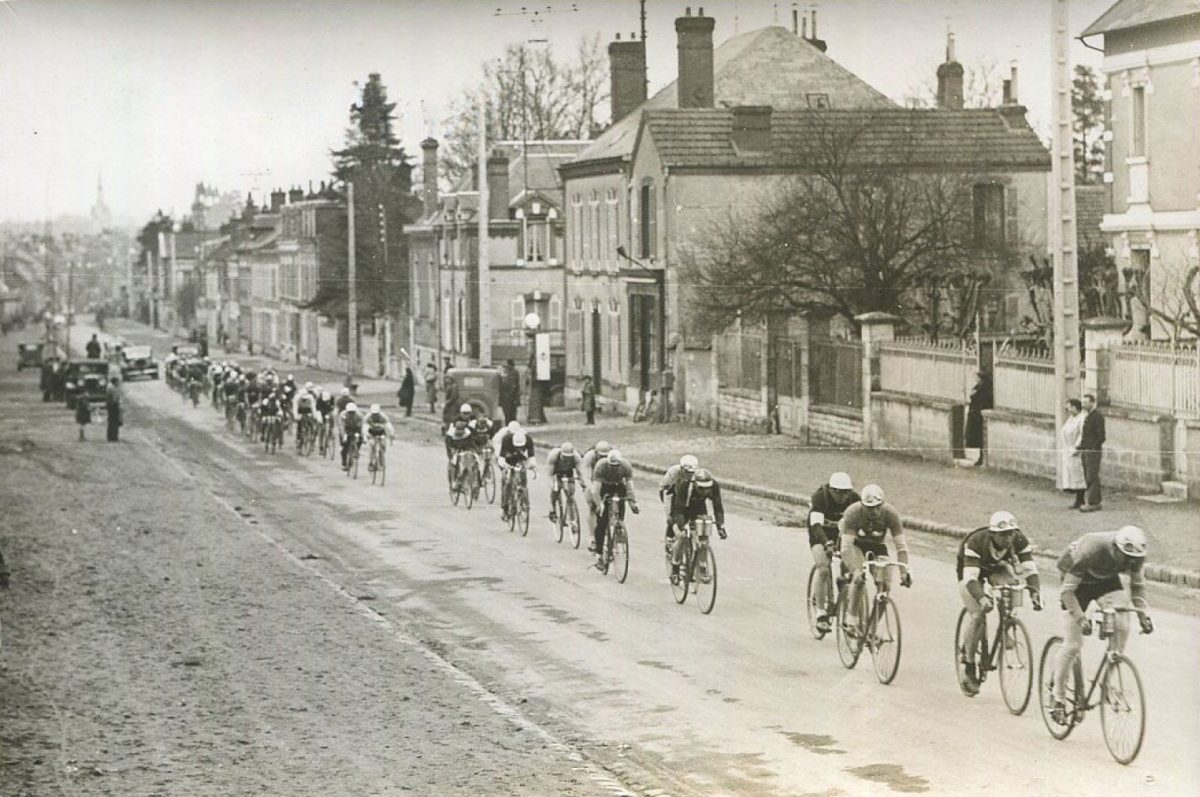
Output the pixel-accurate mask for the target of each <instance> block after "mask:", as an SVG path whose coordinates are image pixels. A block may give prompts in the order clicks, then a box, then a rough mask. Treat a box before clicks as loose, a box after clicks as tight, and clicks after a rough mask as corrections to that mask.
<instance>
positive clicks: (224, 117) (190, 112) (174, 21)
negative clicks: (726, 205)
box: [0, 0, 1111, 222]
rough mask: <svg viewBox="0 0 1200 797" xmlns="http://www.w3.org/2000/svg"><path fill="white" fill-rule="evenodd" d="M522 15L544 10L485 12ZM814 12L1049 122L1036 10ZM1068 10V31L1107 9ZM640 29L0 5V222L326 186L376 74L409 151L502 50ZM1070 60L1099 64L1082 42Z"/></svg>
mask: <svg viewBox="0 0 1200 797" xmlns="http://www.w3.org/2000/svg"><path fill="white" fill-rule="evenodd" d="M522 5H527V6H529V7H530V8H539V9H543V10H544V9H546V8H547V6H549V7H550V8H552V9H553V10H554V13H549V14H543V15H542V16H541V19H542V20H543V21H541V22H537V23H535V22H531V21H530V20H531V19H532V17H530V16H529V15H520V14H504V15H497V14H496V9H497V8H501V9H503V10H505V11H508V12H514V11H518V10H519V9H520V8H521V7H522ZM573 5H575V6H577V7H578V10H577V11H574V12H572V11H570V9H571V7H572V6H573ZM647 5H648V36H647V43H648V50H649V64H650V66H649V68H650V89H651V91H652V92H653V91H657V90H658V89H659V88H661V87H662V86H663V85H665V84H666V83H668V82H670V81H671V80H673V79H674V78H675V69H676V65H675V58H676V52H675V32H674V28H673V25H672V20H673V19H674V18H675V17H677V16H680V15H681V14H682V13H683V9H684V7H685V6H686V5H688V3H687V2H676V1H675V0H649V2H648V4H647ZM691 5H692V6H693V9H695V7H697V6H699V5H701V3H695V2H693V3H691ZM703 5H704V8H705V11H706V13H708V14H709V15H710V16H714V17H715V18H716V21H717V27H716V33H715V40H716V41H717V42H718V43H720V42H721V41H723V40H724V39H726V38H728V37H730V36H732V35H734V33H735V32H739V31H740V32H745V31H748V30H751V29H754V28H758V27H762V26H764V25H770V24H773V23H774V22H777V23H778V24H781V25H789V26H790V23H791V7H792V3H791V2H788V1H787V0H784V1H783V2H772V1H771V0H736V2H735V0H718V1H716V2H714V0H706V2H704V3H703ZM812 5H814V4H812V3H811V2H803V3H801V4H800V8H801V9H805V8H808V7H810V6H812ZM815 5H816V8H817V9H818V19H819V34H820V36H821V38H823V39H825V40H826V41H827V42H828V44H829V51H828V54H829V56H831V57H832V58H834V59H835V60H837V61H839V62H840V63H841V64H843V65H844V66H846V67H847V68H849V69H850V70H851V71H853V72H855V73H856V74H857V75H859V76H860V77H861V78H863V79H864V80H866V81H867V82H869V83H871V84H872V85H874V86H876V87H877V88H878V89H880V90H881V91H883V92H884V93H885V94H887V95H888V96H890V97H892V98H894V99H896V100H903V98H904V97H905V96H906V95H908V94H909V93H910V92H911V90H912V88H913V87H914V86H916V85H918V84H919V83H921V82H923V81H927V80H930V79H931V78H930V76H929V73H930V72H931V70H932V69H933V68H934V67H935V66H936V64H937V63H938V62H939V61H940V60H941V58H942V53H943V50H944V47H945V33H946V29H947V26H948V25H949V26H950V27H951V28H952V29H953V30H954V32H955V35H956V39H957V42H958V45H957V47H958V57H959V60H960V61H962V62H963V63H964V64H967V65H970V64H971V63H974V62H982V61H990V62H992V63H996V64H999V65H1002V66H1003V67H1004V68H1005V69H1007V66H1008V64H1009V62H1010V61H1013V60H1016V61H1017V62H1018V65H1019V68H1020V80H1019V93H1020V95H1021V100H1022V101H1023V102H1024V103H1025V104H1027V105H1028V106H1029V107H1030V112H1031V117H1032V118H1033V120H1034V122H1035V125H1038V126H1040V128H1041V129H1049V128H1048V125H1047V124H1046V120H1047V118H1048V115H1049V102H1050V101H1049V88H1048V86H1049V74H1048V72H1049V66H1050V54H1049V27H1050V24H1049V22H1050V4H1049V1H1048V0H1003V2H1001V1H1000V0H957V1H956V0H836V1H833V0H826V1H825V2H821V3H817V4H815ZM1071 5H1072V18H1071V31H1072V35H1074V34H1077V33H1078V32H1079V31H1080V30H1082V29H1083V28H1084V27H1085V26H1086V25H1087V24H1088V23H1090V22H1091V21H1092V20H1094V19H1095V18H1096V17H1098V16H1099V15H1100V14H1101V13H1103V12H1104V10H1105V9H1106V8H1107V7H1108V6H1109V5H1111V0H1074V1H1073V2H1072V4H1071ZM637 27H638V3H637V0H578V2H577V3H574V4H573V3H570V2H562V1H561V0H542V2H534V0H517V1H516V2H509V0H441V1H440V2H434V0H392V2H383V1H382V0H355V2H332V1H326V0H250V1H249V2H232V1H231V0H195V1H193V0H0V179H2V180H3V186H4V190H3V191H0V219H21V220H29V219H40V218H43V217H45V216H47V215H49V216H54V215H57V214H59V213H86V212H87V211H88V209H89V208H90V207H91V206H92V204H93V202H94V200H95V196H96V180H97V176H98V175H103V179H104V190H105V197H106V199H107V201H108V204H109V206H110V208H111V209H112V210H113V211H114V213H116V214H118V215H120V216H130V217H132V218H133V219H134V220H136V221H138V222H142V221H144V220H145V219H146V218H148V217H149V215H150V214H152V213H153V212H154V210H155V209H156V208H159V207H161V208H163V209H164V210H167V211H168V212H169V211H170V210H171V209H172V208H173V209H174V210H175V211H176V213H177V214H183V213H186V212H187V209H188V207H189V205H190V204H191V197H192V190H193V187H194V185H195V183H196V182H197V181H201V180H203V181H205V182H207V183H210V184H215V185H216V186H218V187H220V188H221V189H223V190H237V191H239V192H243V193H244V192H245V191H247V190H254V191H255V194H256V196H258V195H260V194H261V192H262V191H268V190H270V189H272V188H274V187H276V186H283V187H287V186H290V185H293V184H307V182H308V181H309V180H313V181H318V180H321V179H325V178H326V177H327V176H328V173H329V156H328V151H329V149H330V148H331V147H335V146H338V145H339V144H340V143H341V141H342V137H343V134H344V131H345V128H346V125H347V121H348V117H347V112H348V109H349V105H350V103H351V102H354V101H355V99H356V97H357V94H356V90H355V87H354V81H356V80H357V81H362V80H365V78H366V75H367V74H368V73H369V72H375V71H377V72H380V73H381V74H382V76H383V81H384V83H385V84H386V85H387V87H388V91H389V94H390V97H391V99H392V100H393V101H395V102H397V103H398V108H397V111H398V112H399V115H400V133H401V137H402V140H403V143H404V145H405V147H406V148H407V149H408V151H409V152H410V153H413V154H419V148H418V147H417V143H418V142H419V141H420V140H421V139H422V138H424V137H425V136H426V135H433V136H435V137H438V136H439V135H440V133H441V129H440V122H441V121H442V120H443V119H444V118H445V116H446V115H447V110H448V105H449V103H450V101H451V100H453V99H454V98H455V97H456V96H458V95H459V94H460V93H461V91H462V90H463V88H464V87H465V86H467V85H470V84H472V83H474V82H475V81H477V80H478V78H479V74H480V64H481V62H482V61H483V60H484V59H486V58H494V57H496V56H498V55H499V54H500V53H501V52H502V51H503V49H504V46H505V45H506V44H508V43H511V42H519V41H522V40H524V39H528V38H532V37H537V38H546V39H548V40H549V41H550V43H551V46H552V47H555V48H556V49H557V50H558V51H559V52H562V53H564V54H565V53H567V52H569V51H570V50H571V49H573V46H574V44H575V42H576V41H577V40H578V38H579V36H580V35H584V34H586V35H592V34H597V33H598V34H600V36H601V38H602V41H604V42H607V41H609V40H611V39H612V38H613V36H614V34H615V33H617V32H622V33H623V34H624V36H628V34H629V33H630V32H632V31H635V30H637ZM1092 43H1093V44H1099V41H1095V40H1094V41H1093V42H1092ZM1073 58H1074V59H1075V60H1076V61H1077V62H1082V63H1089V64H1092V65H1098V63H1099V57H1098V54H1096V53H1094V52H1092V51H1089V50H1087V49H1085V48H1083V47H1082V46H1080V45H1078V44H1075V45H1073ZM605 113H607V109H605Z"/></svg>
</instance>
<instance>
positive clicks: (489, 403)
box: [446, 368, 504, 421]
mask: <svg viewBox="0 0 1200 797" xmlns="http://www.w3.org/2000/svg"><path fill="white" fill-rule="evenodd" d="M446 376H447V377H448V378H450V379H453V380H454V384H455V387H456V389H457V391H458V393H457V398H456V399H455V403H456V405H461V404H470V405H471V406H472V407H474V408H475V412H476V413H478V414H479V415H484V416H486V417H488V418H490V419H491V420H494V421H498V420H501V419H502V418H503V417H504V415H503V413H502V412H501V410H500V371H498V370H496V369H494V368H451V369H450V370H448V371H447V372H446ZM455 414H457V410H455Z"/></svg>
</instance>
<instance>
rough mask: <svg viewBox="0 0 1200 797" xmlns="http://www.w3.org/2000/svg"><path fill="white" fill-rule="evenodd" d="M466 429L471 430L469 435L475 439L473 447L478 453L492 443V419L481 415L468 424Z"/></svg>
mask: <svg viewBox="0 0 1200 797" xmlns="http://www.w3.org/2000/svg"><path fill="white" fill-rule="evenodd" d="M467 428H468V429H470V430H471V434H472V435H473V436H474V437H475V447H476V448H477V449H479V451H480V452H483V451H485V450H486V449H487V447H488V446H489V445H490V444H491V442H492V433H493V432H495V431H496V429H495V424H494V423H493V422H492V419H491V418H488V417H487V416H486V415H482V414H481V415H480V416H479V417H477V418H475V419H474V420H472V421H471V422H470V423H468V424H467Z"/></svg>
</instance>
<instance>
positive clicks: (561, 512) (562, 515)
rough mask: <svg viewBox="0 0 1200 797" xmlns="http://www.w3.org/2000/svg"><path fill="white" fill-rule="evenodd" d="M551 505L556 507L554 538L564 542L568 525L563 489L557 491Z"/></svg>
mask: <svg viewBox="0 0 1200 797" xmlns="http://www.w3.org/2000/svg"><path fill="white" fill-rule="evenodd" d="M550 506H551V507H552V508H553V509H554V538H555V541H556V542H562V541H563V529H564V528H565V527H566V525H567V517H566V516H567V509H566V507H564V506H563V500H562V490H559V491H558V492H557V493H555V495H554V500H553V501H551V502H550Z"/></svg>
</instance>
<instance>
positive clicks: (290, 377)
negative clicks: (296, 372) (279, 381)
mask: <svg viewBox="0 0 1200 797" xmlns="http://www.w3.org/2000/svg"><path fill="white" fill-rule="evenodd" d="M295 378H296V377H294V376H292V375H291V374H288V377H287V381H289V382H291V381H292V380H294V379H295Z"/></svg>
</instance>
